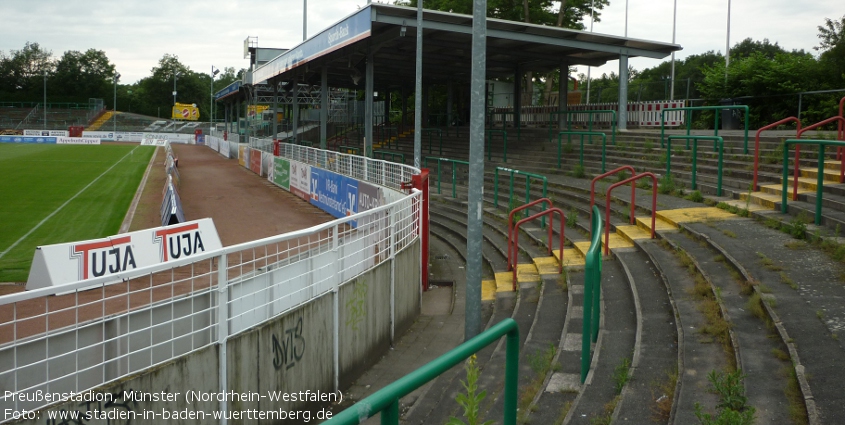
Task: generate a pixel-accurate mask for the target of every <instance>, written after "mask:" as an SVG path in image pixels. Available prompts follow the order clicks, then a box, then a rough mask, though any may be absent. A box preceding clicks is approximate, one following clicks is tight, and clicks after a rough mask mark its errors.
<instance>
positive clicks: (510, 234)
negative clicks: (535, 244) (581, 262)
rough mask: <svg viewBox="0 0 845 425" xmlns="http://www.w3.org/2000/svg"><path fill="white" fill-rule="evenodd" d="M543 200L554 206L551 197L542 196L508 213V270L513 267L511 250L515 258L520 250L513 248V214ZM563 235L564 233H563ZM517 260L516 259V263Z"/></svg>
mask: <svg viewBox="0 0 845 425" xmlns="http://www.w3.org/2000/svg"><path fill="white" fill-rule="evenodd" d="M541 202H546V203H548V204H549V207H551V206H552V200H551V199H549V198H540V199H538V200H536V201H532V202H529V203H527V204H525V205H520V206H518V207H516V208H514V209H512V210H511V212H510V214H508V271H510V269H511V251H513V258H514V259H515V258H516V256H517V252H518V251H517V250H516V249H512V247H513V216H514V214H516V213H517V212H518V211H522V210H524V209H526V208H530V207H533V206H534V205H537V204H539V203H541ZM561 237H563V235H561ZM551 240H552V226H551V223H550V224H549V241H550V242H551ZM551 253H552V248H551V244H549V254H551ZM515 262H516V261H514V263H515Z"/></svg>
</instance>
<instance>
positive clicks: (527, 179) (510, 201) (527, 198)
mask: <svg viewBox="0 0 845 425" xmlns="http://www.w3.org/2000/svg"><path fill="white" fill-rule="evenodd" d="M499 170H501V171H504V172H506V173H510V191H509V194H508V209H512V208H513V180H514V176H515V175H517V174H519V175H523V176H525V203H526V204H527V203H529V202H531V179H532V178H535V179H538V180H542V181H543V195H542V196H540V197H541V198H545V197H546V193H547V192H548V186H549V181H548V179H546V176H541V175H539V174H534V173H527V172H525V171H519V170H514V169H511V168H505V167H496V171H495V177H494V178H493V206H495V207H496V208H499ZM542 226H543V228H544V229H545V228H546V217H543V218H542Z"/></svg>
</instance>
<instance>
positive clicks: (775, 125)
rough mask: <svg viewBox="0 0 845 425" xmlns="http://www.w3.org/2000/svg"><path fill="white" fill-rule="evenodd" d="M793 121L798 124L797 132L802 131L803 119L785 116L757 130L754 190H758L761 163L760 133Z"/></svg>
mask: <svg viewBox="0 0 845 425" xmlns="http://www.w3.org/2000/svg"><path fill="white" fill-rule="evenodd" d="M793 121H794V122H796V123H797V125H798V128H797V129H796V132H800V131H801V120H799V119H798V118H795V117H788V118H784V119H782V120H780V121H777V122H773V123H771V124H769V125H767V126H764V127H762V128H760V129H759V130H757V134H756V135H755V136H754V180H753V182H752V183H751V187H752V190H754V191H756V190H757V167H758V164H759V163H760V133H762V132H763V131H765V130H769V129H772V128H775V127H777V126H779V125H783V124H786V123H788V122H793Z"/></svg>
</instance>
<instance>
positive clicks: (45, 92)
mask: <svg viewBox="0 0 845 425" xmlns="http://www.w3.org/2000/svg"><path fill="white" fill-rule="evenodd" d="M44 129H45V130H46V129H47V70H44Z"/></svg>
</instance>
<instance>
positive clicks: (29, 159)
mask: <svg viewBox="0 0 845 425" xmlns="http://www.w3.org/2000/svg"><path fill="white" fill-rule="evenodd" d="M154 151H155V149H154V148H153V147H151V146H137V145H30V144H14V143H0V170H2V172H0V282H25V281H26V280H27V277H28V276H29V267H30V263H31V262H32V256H33V255H34V253H35V248H36V247H37V246H39V245H50V244H55V243H63V242H73V241H80V240H86V239H96V238H102V237H106V236H111V235H115V234H117V232H118V231H119V229H120V224H121V222H122V221H123V218H124V216H125V215H126V212H127V210H128V209H129V205H130V203H131V202H132V198H133V196H134V195H135V191H136V190H137V189H138V185H139V184H140V182H141V179H142V177H143V175H144V170H145V169H146V167H147V164H148V163H149V161H150V157H151V156H152V154H153V152H154ZM115 164H117V165H115ZM112 166H114V167H112ZM109 168H111V169H109ZM101 175H102V176H101ZM98 177H99V179H98ZM95 180H96V181H95ZM92 182H93V183H92ZM89 185H90V186H89ZM86 186H87V188H86ZM83 189H84V190H83ZM77 194H78V196H76V197H75V198H74V196H75V195H77ZM72 198H73V200H71V199H72ZM69 200H70V202H68V201H69ZM65 203H67V204H66V205H64V206H63V207H62V205H63V204H65ZM60 207H61V209H60V210H58V211H57V209H59V208H60ZM54 212H55V214H54V215H53V216H52V217H49V216H50V215H51V214H53V213H54ZM48 217H49V218H48ZM45 219H46V220H45ZM42 221H43V223H42ZM39 223H41V225H40V226H39ZM36 227H37V228H36ZM33 229H35V230H34V231H33ZM30 232H31V233H30ZM27 233H29V235H28V236H26V235H27ZM24 236H26V237H24ZM21 238H23V239H21ZM18 241H19V243H18V244H17V245H16V246H14V247H12V245H14V244H15V243H16V242H18Z"/></svg>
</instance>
